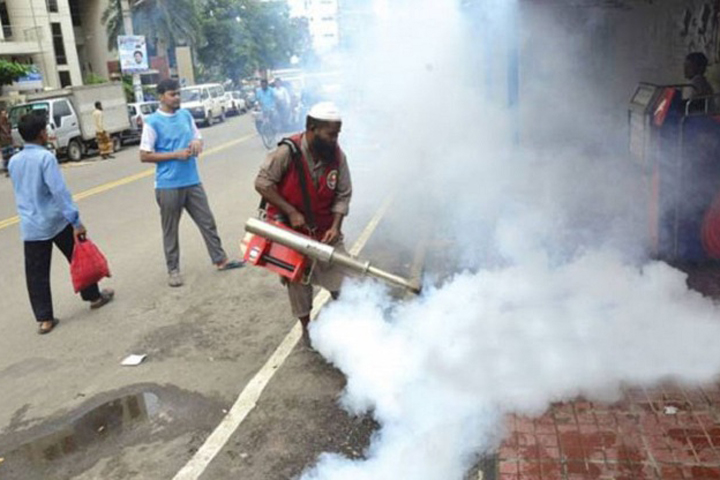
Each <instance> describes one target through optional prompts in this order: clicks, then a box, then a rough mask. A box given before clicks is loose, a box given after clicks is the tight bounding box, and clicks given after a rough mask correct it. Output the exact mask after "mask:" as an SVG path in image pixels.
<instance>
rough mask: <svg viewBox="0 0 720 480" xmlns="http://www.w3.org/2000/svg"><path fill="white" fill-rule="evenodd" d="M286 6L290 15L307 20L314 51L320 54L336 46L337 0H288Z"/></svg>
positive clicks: (337, 37) (337, 34)
mask: <svg viewBox="0 0 720 480" xmlns="http://www.w3.org/2000/svg"><path fill="white" fill-rule="evenodd" d="M288 4H289V5H290V15H292V16H294V17H305V18H307V19H308V27H309V30H310V36H311V37H312V40H313V47H314V48H315V51H317V52H318V53H321V54H322V53H326V52H328V51H331V50H333V49H334V48H335V47H337V46H338V44H339V43H340V31H339V26H338V0H288Z"/></svg>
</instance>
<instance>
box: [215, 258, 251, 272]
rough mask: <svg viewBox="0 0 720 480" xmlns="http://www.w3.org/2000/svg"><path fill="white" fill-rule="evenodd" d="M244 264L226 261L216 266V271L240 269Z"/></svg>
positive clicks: (237, 261) (238, 261)
mask: <svg viewBox="0 0 720 480" xmlns="http://www.w3.org/2000/svg"><path fill="white" fill-rule="evenodd" d="M244 266H245V262H241V261H240V260H228V261H227V262H225V263H224V264H222V265H218V267H217V269H218V271H219V272H224V271H225V270H232V269H234V268H240V267H244Z"/></svg>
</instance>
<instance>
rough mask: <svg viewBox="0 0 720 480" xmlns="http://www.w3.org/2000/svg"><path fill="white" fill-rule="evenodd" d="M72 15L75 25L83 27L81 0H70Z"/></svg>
mask: <svg viewBox="0 0 720 480" xmlns="http://www.w3.org/2000/svg"><path fill="white" fill-rule="evenodd" d="M68 3H69V4H70V17H71V18H72V24H73V27H82V17H81V15H80V0H70V1H69V2H68Z"/></svg>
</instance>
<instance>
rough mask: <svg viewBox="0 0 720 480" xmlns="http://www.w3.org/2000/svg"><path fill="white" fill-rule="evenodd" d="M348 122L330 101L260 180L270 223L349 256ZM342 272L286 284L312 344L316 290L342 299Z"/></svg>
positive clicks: (273, 156)
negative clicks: (342, 142)
mask: <svg viewBox="0 0 720 480" xmlns="http://www.w3.org/2000/svg"><path fill="white" fill-rule="evenodd" d="M341 128H342V118H341V116H340V112H339V111H338V109H337V107H336V106H335V105H333V104H332V103H329V102H323V103H319V104H317V105H315V106H314V107H313V108H311V109H310V111H309V112H308V116H307V119H306V129H305V132H303V133H301V134H298V135H295V136H293V137H290V138H288V139H285V140H283V142H281V144H280V146H279V147H278V148H277V150H275V151H274V152H272V153H270V154H269V155H268V157H267V159H266V160H265V162H264V163H263V164H262V166H261V167H260V172H259V173H258V175H257V178H256V179H255V189H256V190H257V191H258V193H260V195H262V197H263V198H264V199H265V200H266V201H267V203H268V205H267V218H268V219H270V220H275V221H281V222H283V223H285V224H287V225H289V226H290V227H292V228H293V229H295V230H296V231H298V232H300V233H302V234H304V235H307V236H310V237H312V238H314V239H316V240H319V241H321V242H323V243H327V244H329V245H333V246H334V247H335V248H337V249H339V250H340V251H344V246H343V236H342V223H343V219H344V218H345V216H346V215H347V214H348V211H349V206H350V198H351V196H352V182H351V180H350V170H349V169H348V165H347V159H346V157H345V154H344V153H343V151H342V150H341V149H340V146H339V145H338V137H339V135H340V130H341ZM342 279H343V275H342V272H341V271H340V270H339V269H338V268H337V267H335V266H331V265H326V264H322V263H318V264H317V265H316V266H315V268H314V270H313V272H312V276H311V278H310V283H311V284H303V283H296V282H285V283H286V286H287V290H288V296H289V298H290V306H291V308H292V312H293V315H294V316H295V317H297V318H298V319H299V320H300V323H301V324H302V327H303V335H304V337H305V339H306V341H307V339H308V336H307V328H308V325H309V323H310V311H311V310H312V306H313V305H312V299H313V285H318V286H321V287H323V288H325V289H327V290H329V291H330V293H331V294H332V296H333V298H337V296H338V295H339V292H340V285H341V283H342Z"/></svg>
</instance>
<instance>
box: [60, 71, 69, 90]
mask: <svg viewBox="0 0 720 480" xmlns="http://www.w3.org/2000/svg"><path fill="white" fill-rule="evenodd" d="M59 73H60V87H62V88H65V87H69V86H70V85H72V81H71V80H70V72H59Z"/></svg>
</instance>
